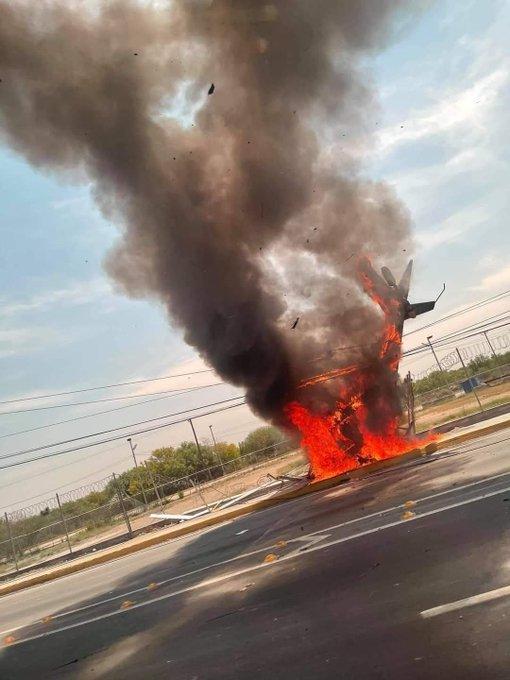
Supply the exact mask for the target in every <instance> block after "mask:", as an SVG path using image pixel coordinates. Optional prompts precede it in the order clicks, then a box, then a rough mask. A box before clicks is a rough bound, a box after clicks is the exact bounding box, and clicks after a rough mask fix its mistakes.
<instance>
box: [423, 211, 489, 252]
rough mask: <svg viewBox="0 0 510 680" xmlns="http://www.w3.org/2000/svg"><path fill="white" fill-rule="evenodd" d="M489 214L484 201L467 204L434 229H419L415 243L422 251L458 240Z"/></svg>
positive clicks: (482, 221)
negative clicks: (482, 202)
mask: <svg viewBox="0 0 510 680" xmlns="http://www.w3.org/2000/svg"><path fill="white" fill-rule="evenodd" d="M489 216H490V214H489V212H488V209H487V207H486V205H485V203H484V204H478V205H468V206H466V207H465V208H462V210H458V211H457V212H455V213H453V214H452V215H450V216H449V217H448V218H447V219H445V220H443V221H442V222H441V223H440V224H439V226H438V227H436V228H435V229H434V230H429V229H427V230H426V231H419V232H418V233H417V234H416V243H417V245H418V246H419V248H420V250H421V251H422V252H423V251H428V250H432V249H433V248H437V247H438V246H442V245H444V244H445V243H452V242H454V241H459V240H460V239H461V238H462V237H463V236H465V235H466V234H467V233H468V232H469V231H471V230H472V229H474V228H475V227H478V226H480V225H482V224H483V223H484V222H485V221H486V220H487V219H488V218H489Z"/></svg>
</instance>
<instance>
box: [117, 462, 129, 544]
mask: <svg viewBox="0 0 510 680" xmlns="http://www.w3.org/2000/svg"><path fill="white" fill-rule="evenodd" d="M112 477H113V483H114V484H115V489H116V490H117V496H118V498H119V502H120V509H121V510H122V515H123V517H124V522H125V523H126V526H127V530H128V535H129V538H132V536H133V530H132V529H131V522H130V521H129V515H128V514H127V510H126V506H125V505H124V498H123V496H122V491H121V488H120V484H119V482H118V480H117V477H116V475H115V472H113V473H112Z"/></svg>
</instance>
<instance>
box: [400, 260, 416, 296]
mask: <svg viewBox="0 0 510 680" xmlns="http://www.w3.org/2000/svg"><path fill="white" fill-rule="evenodd" d="M412 271H413V261H412V260H409V264H408V265H407V267H406V269H405V272H404V273H403V274H402V278H401V279H400V282H399V284H398V287H399V288H400V292H401V293H402V295H403V296H404V297H405V298H406V299H407V296H408V295H409V286H410V285H411V273H412Z"/></svg>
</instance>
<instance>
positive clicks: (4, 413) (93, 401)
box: [0, 382, 225, 416]
mask: <svg viewBox="0 0 510 680" xmlns="http://www.w3.org/2000/svg"><path fill="white" fill-rule="evenodd" d="M216 385H225V383H224V382H216V383H211V384H209V385H198V386H195V387H196V388H197V389H204V388H206V387H215V386H216ZM183 390H184V392H185V391H186V388H182V387H179V388H176V389H173V390H164V391H163V392H148V393H147V394H146V396H147V397H151V396H154V395H157V394H170V393H175V392H177V393H180V394H183ZM140 396H141V395H140V394H127V395H124V396H122V397H108V398H107V399H90V400H88V401H75V402H71V403H69V404H52V405H51V406H36V407H34V408H26V409H20V410H17V411H0V416H10V415H14V414H19V413H32V412H33V411H49V410H51V409H55V408H68V407H70V406H83V405H84V404H100V403H104V402H109V401H123V400H126V399H136V398H137V397H140Z"/></svg>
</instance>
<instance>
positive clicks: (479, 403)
mask: <svg viewBox="0 0 510 680" xmlns="http://www.w3.org/2000/svg"><path fill="white" fill-rule="evenodd" d="M455 351H456V352H457V354H458V355H459V359H460V363H461V364H462V368H463V369H464V373H465V374H466V378H467V379H468V380H469V379H470V378H471V376H470V375H469V371H468V370H467V366H466V364H465V363H464V359H463V358H462V354H461V353H460V351H459V348H458V347H456V348H455ZM473 394H474V395H475V398H476V401H477V402H478V406H479V407H480V411H483V410H484V408H483V406H482V402H481V401H480V397H479V396H478V394H477V391H476V387H475V386H473Z"/></svg>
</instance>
